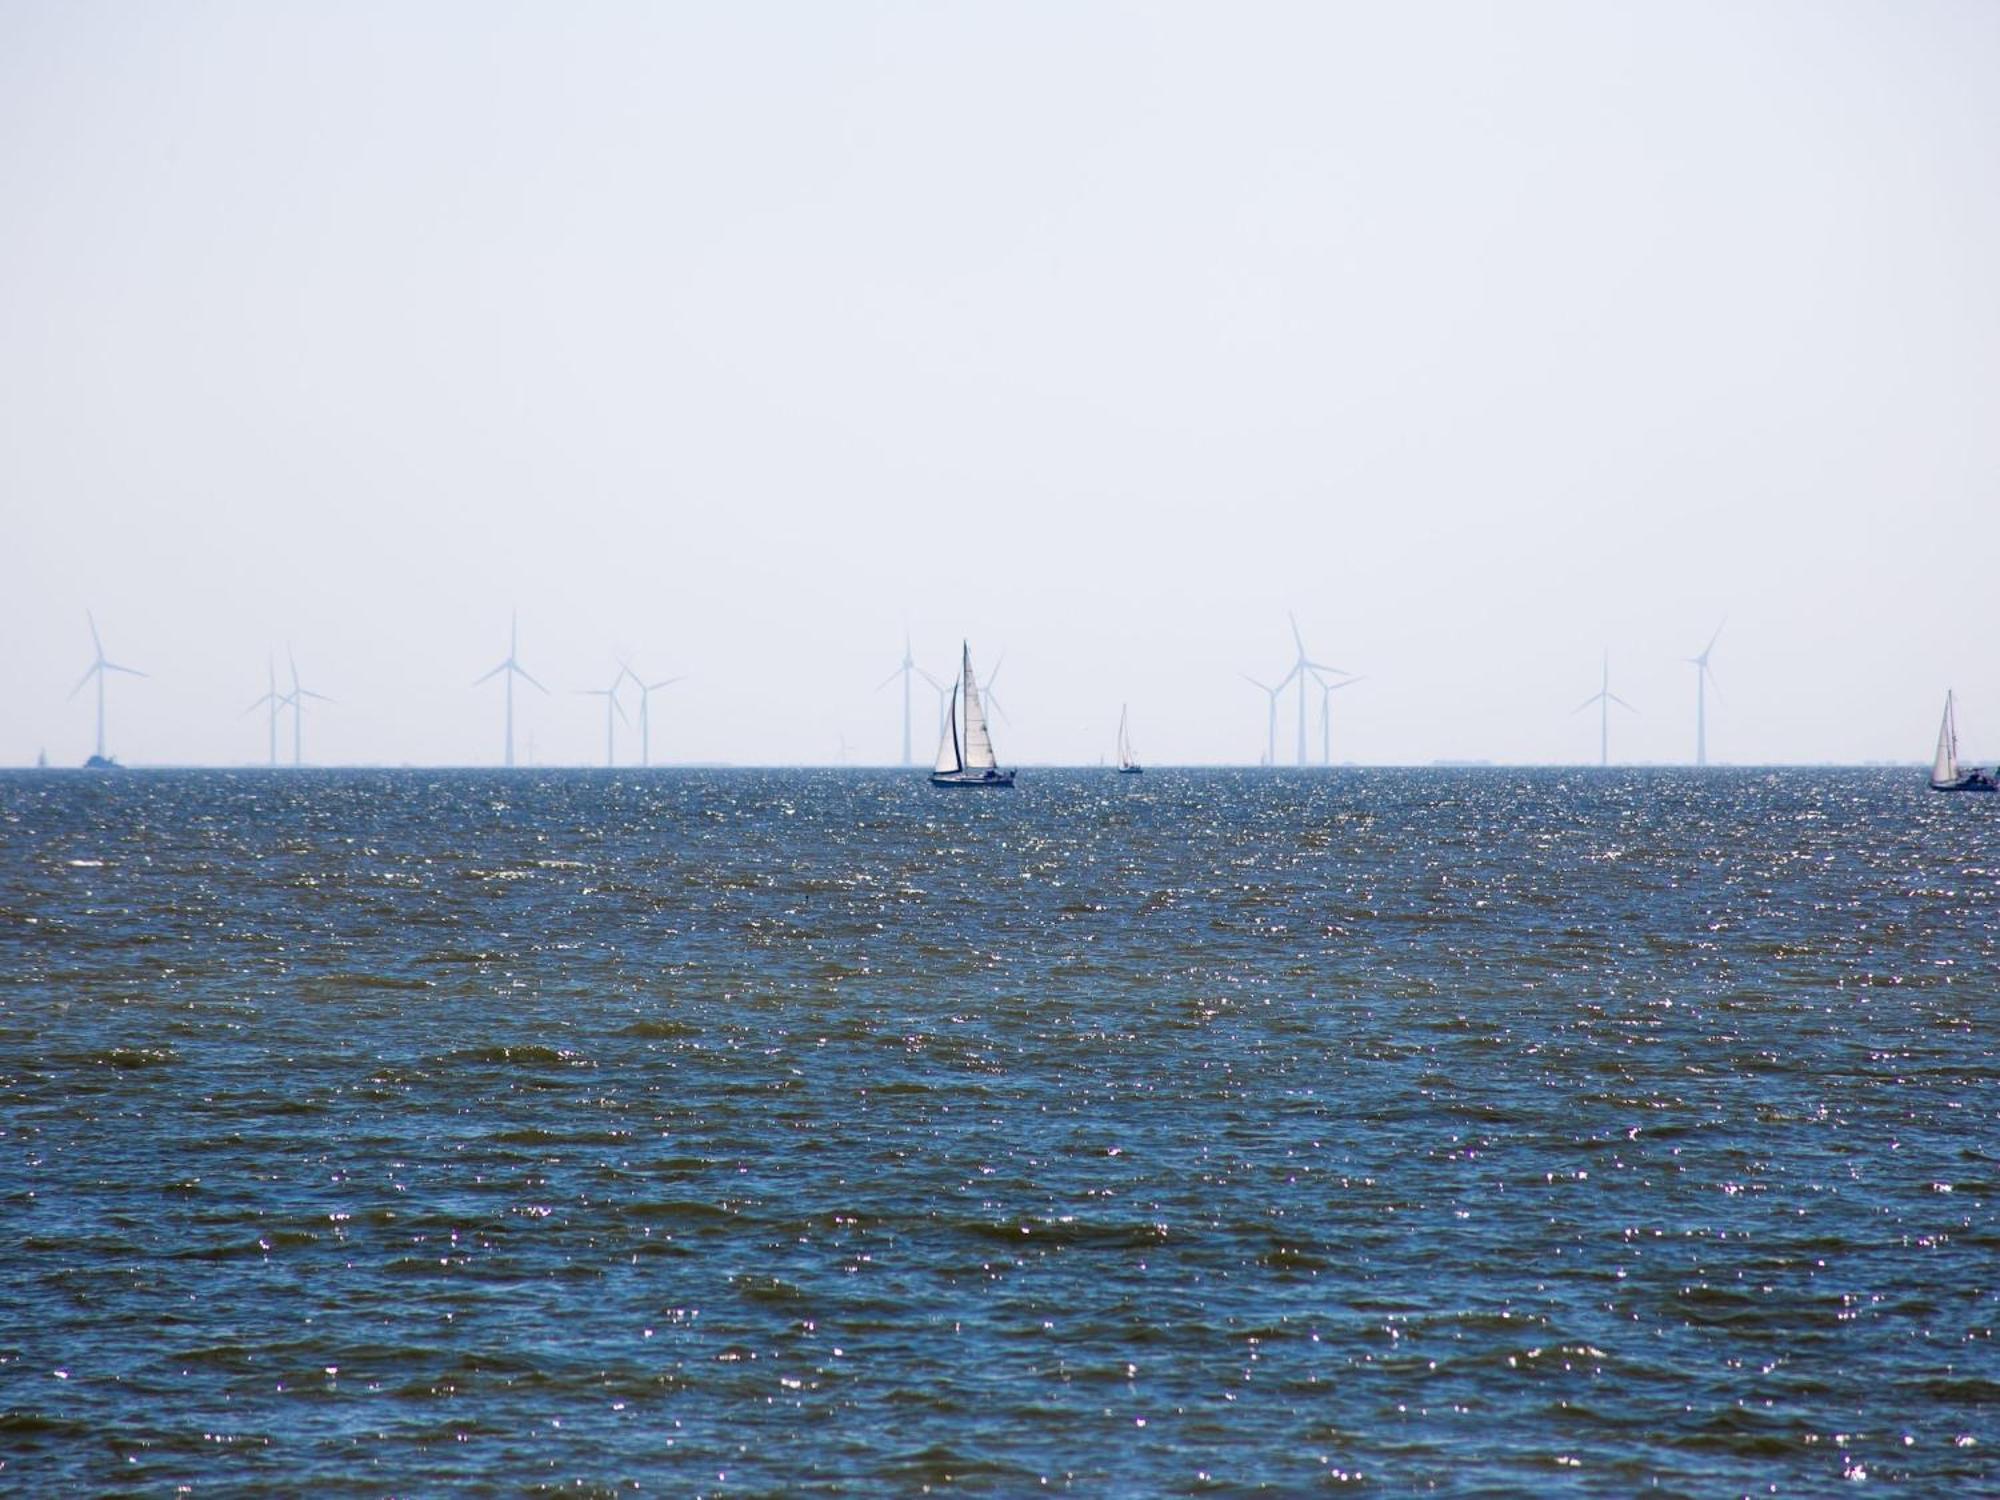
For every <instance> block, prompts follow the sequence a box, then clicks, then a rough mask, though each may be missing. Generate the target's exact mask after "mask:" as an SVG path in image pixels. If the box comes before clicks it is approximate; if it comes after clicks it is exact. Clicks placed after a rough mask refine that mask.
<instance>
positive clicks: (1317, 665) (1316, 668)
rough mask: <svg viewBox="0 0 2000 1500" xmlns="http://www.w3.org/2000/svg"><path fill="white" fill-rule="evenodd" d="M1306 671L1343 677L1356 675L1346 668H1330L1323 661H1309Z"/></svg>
mask: <svg viewBox="0 0 2000 1500" xmlns="http://www.w3.org/2000/svg"><path fill="white" fill-rule="evenodd" d="M1306 669H1307V670H1308V671H1310V672H1314V673H1319V672H1336V673H1338V674H1339V675H1340V676H1342V677H1352V676H1353V675H1354V674H1353V673H1352V672H1350V671H1348V670H1347V668H1345V667H1330V666H1328V665H1327V664H1326V663H1325V662H1323V661H1309V662H1307V663H1306Z"/></svg>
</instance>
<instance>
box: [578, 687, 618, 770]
mask: <svg viewBox="0 0 2000 1500" xmlns="http://www.w3.org/2000/svg"><path fill="white" fill-rule="evenodd" d="M625 675H626V674H625V669H624V668H623V667H620V668H619V669H618V675H617V676H616V677H614V678H612V679H611V686H610V687H608V688H578V689H577V692H578V693H580V694H582V695H583V696H585V697H588V698H602V699H603V700H604V763H605V764H606V765H607V766H615V765H617V764H618V725H617V724H616V723H615V722H614V721H613V719H612V717H611V716H612V714H614V713H615V714H617V716H618V717H619V718H620V719H625V722H626V723H627V724H630V723H631V722H632V721H631V720H630V719H629V718H626V717H625V705H624V704H623V703H620V702H619V701H618V684H619V683H621V682H623V681H624V680H625Z"/></svg>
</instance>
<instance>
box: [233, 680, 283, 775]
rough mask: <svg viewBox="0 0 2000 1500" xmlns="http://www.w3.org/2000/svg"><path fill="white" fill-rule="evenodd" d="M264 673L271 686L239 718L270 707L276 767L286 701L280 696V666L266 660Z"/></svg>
mask: <svg viewBox="0 0 2000 1500" xmlns="http://www.w3.org/2000/svg"><path fill="white" fill-rule="evenodd" d="M264 673H265V677H266V679H267V680H268V682H269V683H270V686H269V687H267V688H266V689H265V690H264V696H263V697H261V698H259V699H258V700H257V701H256V702H254V703H252V704H251V705H250V706H249V707H248V708H246V709H244V710H243V712H242V714H240V715H239V716H238V717H240V718H247V717H249V716H250V715H251V714H254V713H255V712H257V710H258V709H260V708H264V707H265V706H266V705H268V706H269V709H270V714H269V717H270V721H271V722H270V731H271V764H272V765H273V766H276V765H277V764H278V710H279V709H280V708H282V707H283V706H284V703H285V700H284V699H283V698H281V697H279V696H278V664H277V663H276V662H275V661H273V660H271V659H270V658H269V657H266V658H265V659H264Z"/></svg>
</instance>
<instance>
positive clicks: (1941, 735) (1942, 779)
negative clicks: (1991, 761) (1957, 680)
mask: <svg viewBox="0 0 2000 1500" xmlns="http://www.w3.org/2000/svg"><path fill="white" fill-rule="evenodd" d="M1931 790H1932V791H1934V792H2000V780H1995V779H1994V778H1993V777H1992V776H1989V775H1987V773H1986V772H1984V771H1981V770H1978V769H1977V768H1975V769H1973V770H1970V771H1961V770H1960V769H1959V767H1958V716H1957V715H1956V714H1955V713H1953V712H1952V706H1951V693H1950V692H1949V691H1947V692H1946V693H1945V695H1944V722H1943V723H1942V724H1940V725H1938V742H1937V759H1935V760H1934V761H1932V762H1931Z"/></svg>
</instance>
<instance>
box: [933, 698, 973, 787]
mask: <svg viewBox="0 0 2000 1500" xmlns="http://www.w3.org/2000/svg"><path fill="white" fill-rule="evenodd" d="M932 769H933V770H934V771H935V772H936V773H937V774H938V775H940V776H949V775H951V774H952V773H953V772H955V771H961V770H963V769H965V768H964V766H963V765H962V764H961V763H960V761H959V758H958V692H957V690H956V689H953V691H952V695H951V712H950V713H948V714H946V715H945V719H944V738H943V739H941V740H939V741H938V753H937V764H936V765H935V766H934V767H932Z"/></svg>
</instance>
